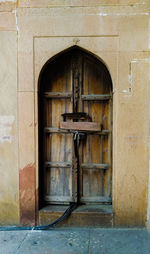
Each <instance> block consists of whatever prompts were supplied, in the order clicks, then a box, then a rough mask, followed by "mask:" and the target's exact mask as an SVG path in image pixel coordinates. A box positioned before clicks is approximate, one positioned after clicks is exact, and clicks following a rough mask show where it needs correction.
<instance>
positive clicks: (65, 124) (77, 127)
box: [60, 122, 100, 131]
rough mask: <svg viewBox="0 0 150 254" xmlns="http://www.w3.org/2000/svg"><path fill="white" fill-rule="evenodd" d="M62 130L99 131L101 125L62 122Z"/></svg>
mask: <svg viewBox="0 0 150 254" xmlns="http://www.w3.org/2000/svg"><path fill="white" fill-rule="evenodd" d="M60 128H62V129H69V130H83V131H84V130H85V131H99V130H100V124H99V123H96V122H60Z"/></svg>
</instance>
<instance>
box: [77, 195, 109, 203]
mask: <svg viewBox="0 0 150 254" xmlns="http://www.w3.org/2000/svg"><path fill="white" fill-rule="evenodd" d="M111 201H112V200H111V197H102V196H100V197H97V196H93V197H81V202H87V203H88V202H90V203H92V202H93V203H97V202H98V203H99V202H101V203H103V202H104V203H105V202H106V203H107V202H111Z"/></svg>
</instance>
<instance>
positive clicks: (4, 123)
mask: <svg viewBox="0 0 150 254" xmlns="http://www.w3.org/2000/svg"><path fill="white" fill-rule="evenodd" d="M14 120H15V118H14V116H11V115H10V116H0V143H3V142H9V143H11V142H12V141H13V140H14V137H13V135H12V134H11V132H12V125H13V123H14Z"/></svg>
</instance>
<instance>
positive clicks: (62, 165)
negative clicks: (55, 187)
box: [45, 161, 72, 168]
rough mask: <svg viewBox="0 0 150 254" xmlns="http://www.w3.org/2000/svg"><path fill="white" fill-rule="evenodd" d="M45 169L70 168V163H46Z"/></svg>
mask: <svg viewBox="0 0 150 254" xmlns="http://www.w3.org/2000/svg"><path fill="white" fill-rule="evenodd" d="M45 167H50V168H71V167H72V163H71V162H52V161H46V162H45Z"/></svg>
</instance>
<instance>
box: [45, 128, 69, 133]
mask: <svg viewBox="0 0 150 254" xmlns="http://www.w3.org/2000/svg"><path fill="white" fill-rule="evenodd" d="M44 132H46V133H58V134H63V133H64V134H70V131H68V130H64V129H59V128H51V127H45V128H44Z"/></svg>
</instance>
